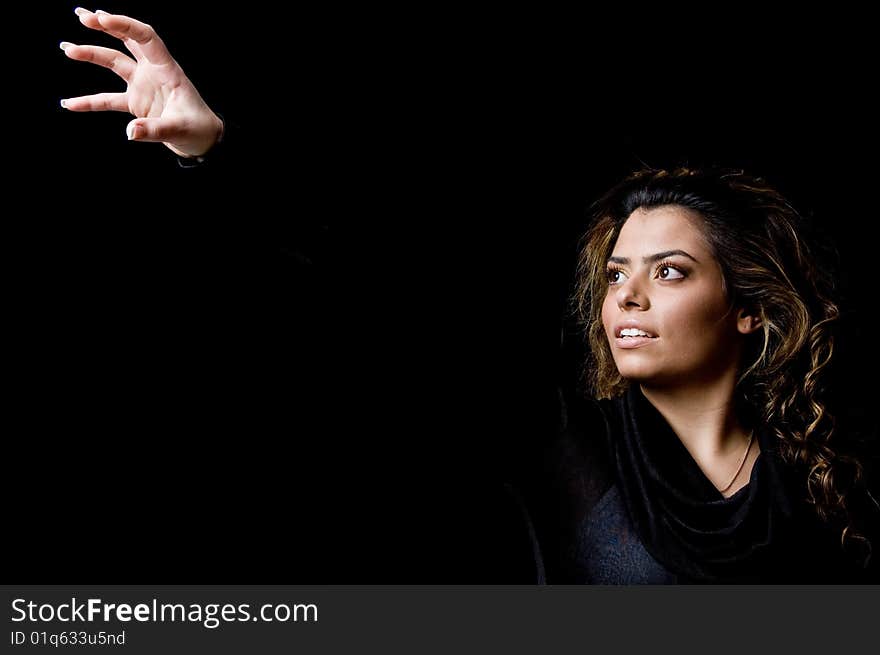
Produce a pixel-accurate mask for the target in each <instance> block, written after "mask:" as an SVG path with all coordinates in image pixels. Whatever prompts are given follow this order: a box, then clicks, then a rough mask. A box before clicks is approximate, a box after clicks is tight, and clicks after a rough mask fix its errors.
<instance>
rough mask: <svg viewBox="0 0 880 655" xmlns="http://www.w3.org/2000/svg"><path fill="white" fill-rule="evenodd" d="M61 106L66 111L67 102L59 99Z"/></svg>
mask: <svg viewBox="0 0 880 655" xmlns="http://www.w3.org/2000/svg"><path fill="white" fill-rule="evenodd" d="M61 106H62V107H64V108H65V109H67V100H66V99H65V98H62V99H61Z"/></svg>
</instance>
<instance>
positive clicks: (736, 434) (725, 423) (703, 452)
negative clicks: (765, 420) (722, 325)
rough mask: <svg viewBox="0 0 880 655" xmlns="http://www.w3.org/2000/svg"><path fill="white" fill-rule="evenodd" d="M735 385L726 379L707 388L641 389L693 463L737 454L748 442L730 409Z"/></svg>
mask: <svg viewBox="0 0 880 655" xmlns="http://www.w3.org/2000/svg"><path fill="white" fill-rule="evenodd" d="M735 382H736V380H735V378H734V376H733V375H727V376H724V377H722V378H720V379H718V380H715V381H712V382H710V383H708V384H707V383H705V382H703V383H701V384H700V385H694V386H686V387H682V386H675V387H662V388H661V387H650V386H647V385H641V389H642V393H643V394H644V395H645V398H647V399H648V401H649V402H650V403H651V404H652V405H653V406H654V407H655V408H656V409H657V411H658V412H660V414H661V415H662V416H663V418H664V419H666V422H667V423H669V426H670V427H671V428H672V430H673V431H674V432H675V434H676V435H677V436H678V438H679V439H681V442H682V443H683V444H684V446H685V448H687V450H688V451H689V452H690V453H691V455H692V456H693V457H694V459H696V460H697V461H707V460H714V459H716V458H718V457H724V456H725V455H727V454H730V453H732V452H734V451H736V452H740V451H741V450H742V449H743V445H744V443H745V442H746V441H747V439H748V436H749V432H748V431H747V430H745V429H744V428H743V426H742V425H741V424H740V422H739V420H738V418H737V416H736V412H735V408H734V402H733V398H734V386H735Z"/></svg>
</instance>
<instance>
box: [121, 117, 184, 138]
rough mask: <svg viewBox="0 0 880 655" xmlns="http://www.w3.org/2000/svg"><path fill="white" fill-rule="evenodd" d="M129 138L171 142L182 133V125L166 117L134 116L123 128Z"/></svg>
mask: <svg viewBox="0 0 880 655" xmlns="http://www.w3.org/2000/svg"><path fill="white" fill-rule="evenodd" d="M125 133H126V134H127V135H128V138H129V140H133V141H158V142H166V141H168V142H173V141H176V140H178V139H179V138H180V137H181V136H183V134H184V126H183V125H182V124H181V123H180V122H179V121H175V120H171V119H168V118H136V119H135V120H133V121H131V122H130V123H129V124H128V126H127V127H126V128H125Z"/></svg>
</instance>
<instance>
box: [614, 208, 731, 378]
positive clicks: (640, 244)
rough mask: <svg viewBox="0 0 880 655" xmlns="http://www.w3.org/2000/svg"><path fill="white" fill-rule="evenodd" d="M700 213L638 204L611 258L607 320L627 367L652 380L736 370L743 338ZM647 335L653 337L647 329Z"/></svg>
mask: <svg viewBox="0 0 880 655" xmlns="http://www.w3.org/2000/svg"><path fill="white" fill-rule="evenodd" d="M702 221H703V219H702V217H701V216H700V214H698V213H696V212H694V211H692V210H690V209H686V208H683V207H680V206H676V205H665V206H662V207H656V208H653V209H649V210H643V209H637V210H636V211H634V212H633V213H632V214H631V215H630V216H629V217H628V218H627V220H626V222H625V223H624V225H623V228H622V229H621V231H620V235H619V236H618V238H617V242H616V243H615V244H614V248H613V249H612V255H611V258H610V259H609V261H608V264H607V266H608V290H607V293H606V296H605V302H604V304H603V306H602V323H603V325H604V327H605V334H606V336H607V337H608V343H609V345H610V346H611V352H612V354H613V356H614V362H615V364H616V365H617V368H618V370H619V371H620V374H621V375H622V376H623V377H624V378H627V379H630V380H637V381H639V382H641V383H642V384H647V385H649V386H670V385H682V384H687V385H692V384H694V383H697V384H704V383H709V382H712V381H716V380H718V379H719V378H721V377H723V376H725V375H728V374H733V375H735V374H736V370H737V366H738V362H739V358H740V354H741V342H742V338H741V335H740V332H739V330H738V328H737V312H736V311H735V310H734V309H732V308H731V307H730V306H729V302H728V298H727V295H726V293H725V291H724V287H723V283H722V274H721V268H720V266H719V265H718V261H717V260H716V259H715V257H714V256H713V255H712V253H711V250H710V248H709V245H708V243H707V242H706V240H705V239H704V237H703V234H702V232H701V225H702ZM646 335H647V336H646Z"/></svg>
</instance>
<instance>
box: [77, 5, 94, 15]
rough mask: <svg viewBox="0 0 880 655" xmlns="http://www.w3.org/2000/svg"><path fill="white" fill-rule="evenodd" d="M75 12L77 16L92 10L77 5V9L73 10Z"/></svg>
mask: <svg viewBox="0 0 880 655" xmlns="http://www.w3.org/2000/svg"><path fill="white" fill-rule="evenodd" d="M73 13H75V14H76V15H77V16H82V15H84V14H89V13H91V12H90V11H89V10H88V9H83V8H82V7H77V8H76V9H74V10H73Z"/></svg>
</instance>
